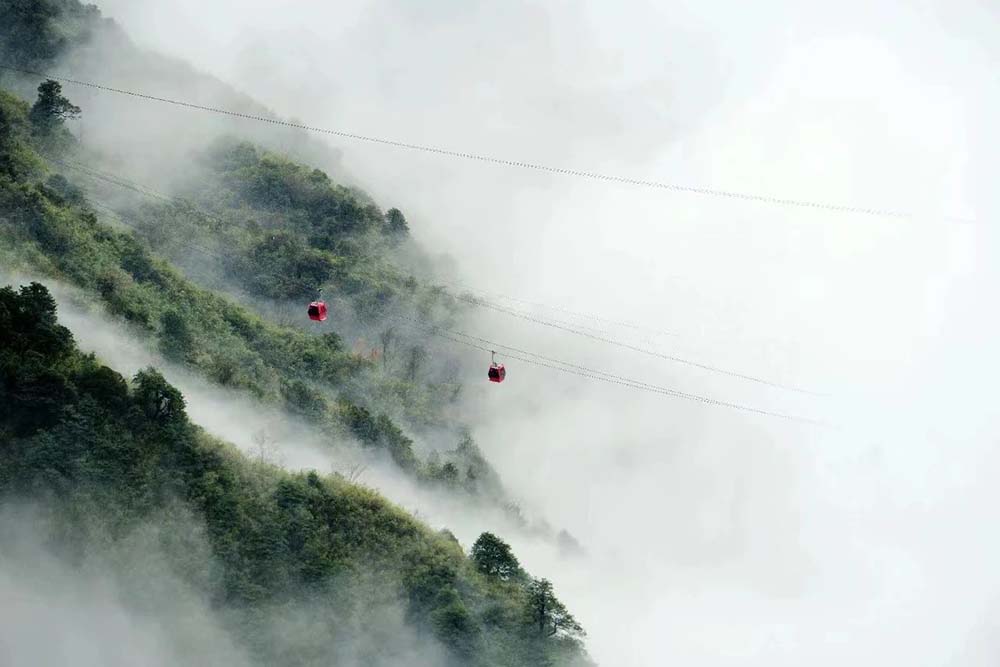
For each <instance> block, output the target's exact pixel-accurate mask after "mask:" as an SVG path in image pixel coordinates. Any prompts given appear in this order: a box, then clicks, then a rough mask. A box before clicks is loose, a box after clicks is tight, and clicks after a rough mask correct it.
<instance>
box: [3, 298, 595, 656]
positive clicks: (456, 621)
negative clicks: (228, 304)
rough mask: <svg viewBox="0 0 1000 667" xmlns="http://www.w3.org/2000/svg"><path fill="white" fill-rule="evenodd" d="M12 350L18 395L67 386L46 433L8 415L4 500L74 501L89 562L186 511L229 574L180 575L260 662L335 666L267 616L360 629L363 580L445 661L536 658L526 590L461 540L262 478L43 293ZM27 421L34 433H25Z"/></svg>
mask: <svg viewBox="0 0 1000 667" xmlns="http://www.w3.org/2000/svg"><path fill="white" fill-rule="evenodd" d="M53 336H55V339H53ZM0 340H3V341H5V342H8V343H9V346H5V347H4V348H2V352H0V360H2V363H3V365H4V377H5V383H4V384H3V385H2V388H3V390H4V391H7V389H8V388H9V387H10V386H14V387H20V386H25V385H26V384H27V383H30V382H32V381H33V379H34V378H36V377H37V376H39V375H47V376H51V377H59V378H60V382H61V383H62V387H63V390H61V391H58V392H50V393H48V394H47V395H48V397H49V404H48V406H47V407H46V408H45V410H46V411H47V416H46V418H45V419H42V420H37V419H36V418H35V415H33V414H29V413H31V409H32V406H31V405H30V404H27V403H23V402H21V403H16V404H12V403H11V402H10V401H9V400H3V401H0V432H3V433H7V434H11V435H10V436H9V437H7V438H5V439H4V440H3V442H4V443H5V444H4V446H2V447H0V502H3V501H4V500H5V499H9V498H12V497H14V496H15V495H16V496H20V497H22V498H23V497H25V496H26V495H27V497H36V496H39V497H45V496H49V495H51V496H53V497H55V498H58V499H60V502H63V503H64V505H63V507H64V509H63V510H62V512H63V513H62V515H61V516H62V517H63V519H62V524H61V526H62V527H61V529H60V540H61V541H62V542H63V543H64V545H70V546H73V548H75V549H77V550H82V551H79V554H80V556H81V557H83V556H84V555H85V553H86V550H87V549H90V548H93V545H92V543H91V542H90V541H88V538H87V536H88V535H89V534H90V533H92V532H93V531H94V530H99V531H101V533H102V535H103V537H102V539H103V540H104V541H105V543H109V542H110V543H113V542H114V541H115V540H116V539H118V537H117V536H120V535H125V534H127V533H128V532H129V531H130V530H132V528H134V527H136V526H138V525H140V524H142V523H143V522H145V521H148V520H150V517H151V516H153V515H154V514H156V513H158V512H161V511H162V510H163V509H164V508H165V507H166V506H167V504H168V503H177V502H181V503H183V505H184V506H185V507H187V508H189V512H190V516H191V519H190V521H194V522H203V525H204V527H205V536H206V539H207V541H208V547H209V550H210V552H209V554H206V556H205V557H210V558H212V559H213V561H215V562H216V563H217V564H218V567H219V568H220V569H219V570H218V573H217V575H215V576H213V577H212V578H210V579H207V580H206V579H205V578H204V575H203V569H202V568H203V567H204V565H203V564H202V563H201V562H200V561H199V558H200V556H199V557H193V556H192V555H191V554H188V553H187V552H185V551H184V550H183V549H180V550H175V552H176V553H175V555H174V557H173V558H174V559H173V560H172V561H170V567H171V571H172V572H173V573H174V574H175V575H176V576H177V577H179V578H180V579H181V580H182V581H185V582H187V583H188V584H189V585H199V586H207V587H208V590H206V591H205V592H206V594H209V595H210V596H211V598H212V599H213V600H214V601H215V603H214V606H215V607H216V608H217V610H218V611H219V612H220V614H221V616H220V617H221V618H224V619H229V620H228V626H227V629H228V630H229V631H230V632H231V633H232V634H233V636H234V638H235V639H236V640H237V641H238V642H240V643H241V644H242V645H243V646H245V647H246V649H247V652H248V654H250V655H253V656H255V658H256V660H257V661H259V662H260V664H276V663H287V662H292V663H296V664H299V663H302V664H306V663H308V664H315V663H321V662H324V661H328V660H329V659H330V658H329V656H324V655H323V654H322V653H316V652H315V651H313V650H311V649H310V648H309V646H308V645H307V646H302V647H296V648H295V655H297V656H298V657H297V658H295V659H293V658H292V657H291V655H292V654H290V653H288V652H287V651H289V650H291V647H290V646H289V645H288V643H287V642H283V641H280V640H278V638H277V637H276V636H275V635H274V632H275V631H276V630H274V629H268V627H267V626H266V624H265V625H261V623H264V621H263V617H264V616H265V615H267V614H268V613H270V611H269V610H273V609H275V608H278V607H280V608H281V609H283V610H285V611H284V613H291V612H294V613H302V612H305V611H306V610H307V609H309V608H315V607H316V605H317V604H322V605H330V607H329V609H330V612H328V613H333V612H336V613H340V614H341V615H344V614H347V615H349V613H350V609H351V607H352V606H353V605H357V604H359V603H361V602H363V601H362V600H354V601H352V600H351V599H350V598H349V597H344V596H343V593H339V592H338V591H337V588H338V587H339V585H338V583H337V582H339V581H344V580H345V579H346V580H354V579H356V578H357V577H358V576H360V575H361V574H362V573H363V572H370V573H372V576H376V577H377V579H376V581H377V582H379V583H378V585H379V586H382V587H388V588H389V589H392V588H398V593H399V595H398V597H399V598H401V599H402V600H404V602H405V605H406V616H407V618H408V619H409V622H410V623H412V624H413V625H414V626H415V627H416V628H417V629H418V631H422V632H425V633H428V634H429V635H431V636H433V637H434V638H435V639H436V640H437V641H438V642H440V644H441V645H443V646H444V647H446V649H447V652H448V654H449V655H450V656H451V663H450V664H452V665H455V667H457V666H458V665H510V664H519V663H518V662H517V661H516V660H515V662H511V660H512V659H514V656H518V655H522V654H524V655H527V653H528V652H530V651H533V650H536V648H537V647H535V644H534V642H535V639H534V637H533V635H534V630H533V629H528V628H526V627H525V626H524V625H523V624H522V623H521V622H520V621H519V620H518V619H519V616H518V613H517V612H518V605H520V604H521V597H520V596H519V595H518V594H517V592H516V590H512V591H511V593H512V595H510V596H507V595H499V596H498V595H497V594H496V593H494V592H493V591H492V590H491V587H490V583H489V580H488V579H486V578H484V577H483V576H482V575H480V574H479V573H478V572H477V569H476V568H475V567H473V566H472V563H471V562H470V561H469V560H467V559H466V558H465V556H464V555H463V554H462V552H461V549H460V548H459V547H458V545H457V543H456V542H455V541H454V537H449V536H446V535H442V534H438V533H434V532H432V531H430V530H428V529H427V528H425V527H423V526H421V525H419V524H417V523H416V522H415V521H414V520H413V519H412V518H410V517H408V516H406V515H405V514H403V513H402V512H401V511H400V510H398V509H396V508H395V507H393V506H391V505H390V504H388V503H387V502H386V501H385V500H383V499H382V498H381V497H379V496H378V495H377V494H375V493H373V492H371V491H367V490H364V489H360V488H358V487H354V486H351V485H349V484H347V483H346V482H342V481H338V480H336V479H333V478H323V477H320V476H319V475H318V474H317V473H315V472H310V473H307V474H294V475H293V474H289V473H285V472H281V471H279V470H277V469H274V468H266V467H260V466H257V465H255V464H251V463H249V462H248V461H247V460H245V459H242V458H241V457H239V456H237V455H236V454H234V453H233V452H232V451H231V450H229V449H227V448H225V447H222V446H220V445H219V444H218V443H216V442H214V441H212V440H210V439H208V438H207V437H205V436H204V435H203V434H202V433H201V432H199V430H198V429H197V428H195V427H194V426H192V425H191V424H190V423H189V422H188V421H187V418H186V416H185V413H184V402H183V399H182V397H181V396H180V393H179V392H177V390H176V389H174V388H173V387H171V386H170V385H169V384H168V383H166V382H165V381H164V379H163V377H162V376H161V375H160V374H159V373H158V372H157V371H155V370H153V369H147V370H145V371H142V372H140V373H138V374H137V375H136V377H135V378H134V380H133V382H132V384H131V387H129V385H128V384H126V383H125V381H124V380H123V379H122V378H121V377H120V376H118V375H117V374H116V373H114V372H113V371H111V370H109V369H107V368H106V367H103V366H101V365H100V364H98V363H97V362H96V361H95V360H94V359H93V357H90V356H86V355H82V354H80V353H79V352H77V351H76V350H75V348H74V346H73V343H72V338H71V337H70V336H69V334H68V332H66V331H65V330H64V329H61V328H60V327H59V325H58V323H57V322H56V321H55V312H54V307H53V303H52V301H51V297H49V295H48V293H47V291H46V290H45V288H44V287H42V286H40V285H31V286H28V287H25V288H22V289H21V290H20V291H19V292H15V291H14V290H12V289H10V288H4V289H2V290H0ZM3 398H4V399H7V398H9V395H7V394H5V395H4V397H3ZM28 421H30V422H33V426H32V428H30V429H24V428H21V425H23V424H25V423H26V422H28ZM378 421H379V420H378V419H376V420H375V423H376V424H378ZM377 428H378V426H377ZM70 508H72V511H70ZM549 592H551V591H549ZM547 604H549V605H550V607H549V608H552V607H551V602H549V603H547ZM296 610H299V611H296ZM560 618H563V619H564V616H563V617H560ZM254 619H257V620H254ZM558 623H559V624H560V625H559V627H560V628H562V627H565V620H560V621H558ZM546 627H548V626H546ZM332 630H335V628H329V629H327V630H325V631H324V630H322V629H321V626H314V634H312V635H309V636H303V637H300V638H299V641H304V642H314V645H315V646H316V647H318V646H322V645H323V642H324V641H327V640H328V639H329V635H328V633H329V632H330V631H332ZM316 633H318V634H316ZM540 655H541V657H543V658H545V659H550V658H552V659H560V658H561V659H565V660H570V659H574V658H576V657H579V656H581V655H582V652H581V650H580V648H579V646H577V645H573V646H565V645H562V644H558V643H553V644H552V645H551V646H549V647H548V648H545V649H544V650H543V651H542V653H541V654H540ZM307 656H311V657H307Z"/></svg>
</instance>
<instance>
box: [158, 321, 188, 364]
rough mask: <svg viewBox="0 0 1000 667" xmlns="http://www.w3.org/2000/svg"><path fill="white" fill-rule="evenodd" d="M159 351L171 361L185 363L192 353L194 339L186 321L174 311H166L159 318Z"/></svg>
mask: <svg viewBox="0 0 1000 667" xmlns="http://www.w3.org/2000/svg"><path fill="white" fill-rule="evenodd" d="M160 330H161V335H160V351H161V352H163V356H165V357H166V358H167V359H171V360H173V361H181V362H183V361H185V360H186V359H187V358H188V357H189V356H190V355H191V353H192V352H193V351H194V337H193V336H192V335H191V330H190V328H189V327H188V324H187V320H186V319H184V317H182V316H181V314H180V313H178V312H177V311H176V310H168V311H167V312H165V313H163V315H162V316H161V317H160Z"/></svg>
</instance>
